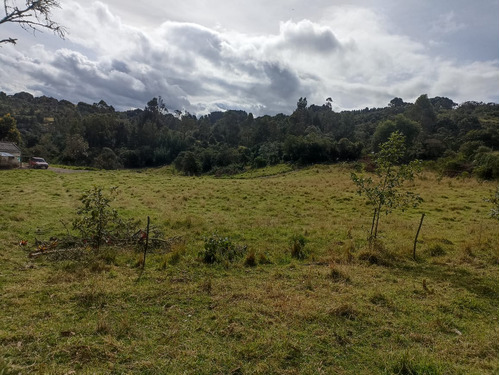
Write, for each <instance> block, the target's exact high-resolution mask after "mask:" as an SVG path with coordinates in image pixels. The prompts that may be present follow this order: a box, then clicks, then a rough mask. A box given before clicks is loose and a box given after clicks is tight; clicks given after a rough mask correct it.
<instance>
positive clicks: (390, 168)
mask: <svg viewBox="0 0 500 375" xmlns="http://www.w3.org/2000/svg"><path fill="white" fill-rule="evenodd" d="M405 151H406V147H405V137H404V136H403V135H402V134H401V133H400V132H398V131H396V132H394V133H392V134H391V136H390V137H389V140H388V141H387V142H385V143H383V144H382V145H381V146H380V152H379V153H378V155H377V159H376V162H377V169H376V175H377V177H378V179H377V181H374V180H372V178H371V177H368V178H362V177H358V176H357V175H356V174H355V173H352V174H351V179H352V180H353V182H354V183H355V185H356V186H357V188H358V194H359V195H364V196H365V197H366V198H367V200H368V202H369V203H370V205H371V206H372V207H373V209H374V212H373V221H372V228H371V232H370V240H372V239H376V238H377V233H378V223H379V219H380V213H381V212H382V211H385V213H386V215H387V214H389V213H390V212H392V210H393V209H396V208H400V209H402V210H404V209H406V208H407V207H410V206H413V207H417V206H418V205H419V204H420V203H421V202H422V198H421V197H420V195H418V194H415V193H413V192H409V191H401V189H402V186H403V184H404V182H405V181H409V180H413V177H414V175H415V173H416V172H418V171H419V168H420V167H419V162H418V161H412V162H410V163H409V164H400V162H401V160H402V158H403V156H404V155H405Z"/></svg>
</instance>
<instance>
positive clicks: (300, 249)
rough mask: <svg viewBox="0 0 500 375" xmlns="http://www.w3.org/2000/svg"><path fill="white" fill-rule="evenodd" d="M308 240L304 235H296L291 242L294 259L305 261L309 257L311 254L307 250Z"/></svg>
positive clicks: (291, 252)
mask: <svg viewBox="0 0 500 375" xmlns="http://www.w3.org/2000/svg"><path fill="white" fill-rule="evenodd" d="M307 242H308V241H307V238H305V237H304V236H303V235H301V234H299V235H295V236H293V237H292V239H291V241H290V254H291V256H292V258H295V259H299V260H304V259H306V258H307V257H308V255H309V252H308V251H307V250H306V248H305V247H306V244H307Z"/></svg>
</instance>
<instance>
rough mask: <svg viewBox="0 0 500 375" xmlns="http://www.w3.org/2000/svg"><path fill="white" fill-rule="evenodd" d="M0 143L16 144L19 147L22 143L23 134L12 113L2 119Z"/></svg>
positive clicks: (0, 118)
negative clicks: (18, 128)
mask: <svg viewBox="0 0 500 375" xmlns="http://www.w3.org/2000/svg"><path fill="white" fill-rule="evenodd" d="M0 141H8V142H14V143H16V144H18V145H19V143H20V142H21V134H20V133H19V130H17V122H16V119H15V118H14V117H12V116H11V115H10V113H7V114H6V115H5V116H3V117H0Z"/></svg>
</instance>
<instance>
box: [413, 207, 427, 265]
mask: <svg viewBox="0 0 500 375" xmlns="http://www.w3.org/2000/svg"><path fill="white" fill-rule="evenodd" d="M424 216H425V213H424V214H422V218H421V219H420V225H419V226H418V230H417V235H416V236H415V242H414V243H413V260H417V239H418V234H419V233H420V228H422V223H423V222H424Z"/></svg>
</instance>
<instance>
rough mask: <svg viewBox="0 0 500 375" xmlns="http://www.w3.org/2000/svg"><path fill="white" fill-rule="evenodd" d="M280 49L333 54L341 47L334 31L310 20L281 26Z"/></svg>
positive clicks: (286, 23)
mask: <svg viewBox="0 0 500 375" xmlns="http://www.w3.org/2000/svg"><path fill="white" fill-rule="evenodd" d="M277 47H278V48H290V49H293V50H296V51H298V52H300V51H307V52H315V53H331V52H334V51H335V50H337V49H338V48H340V47H341V44H340V42H339V41H338V40H337V38H336V37H335V35H334V33H333V31H332V30H331V29H329V28H327V27H321V26H319V25H317V24H314V23H313V22H311V21H309V20H302V21H300V22H299V23H293V22H290V21H288V22H285V23H283V24H282V25H281V33H280V40H279V42H278V43H277Z"/></svg>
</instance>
